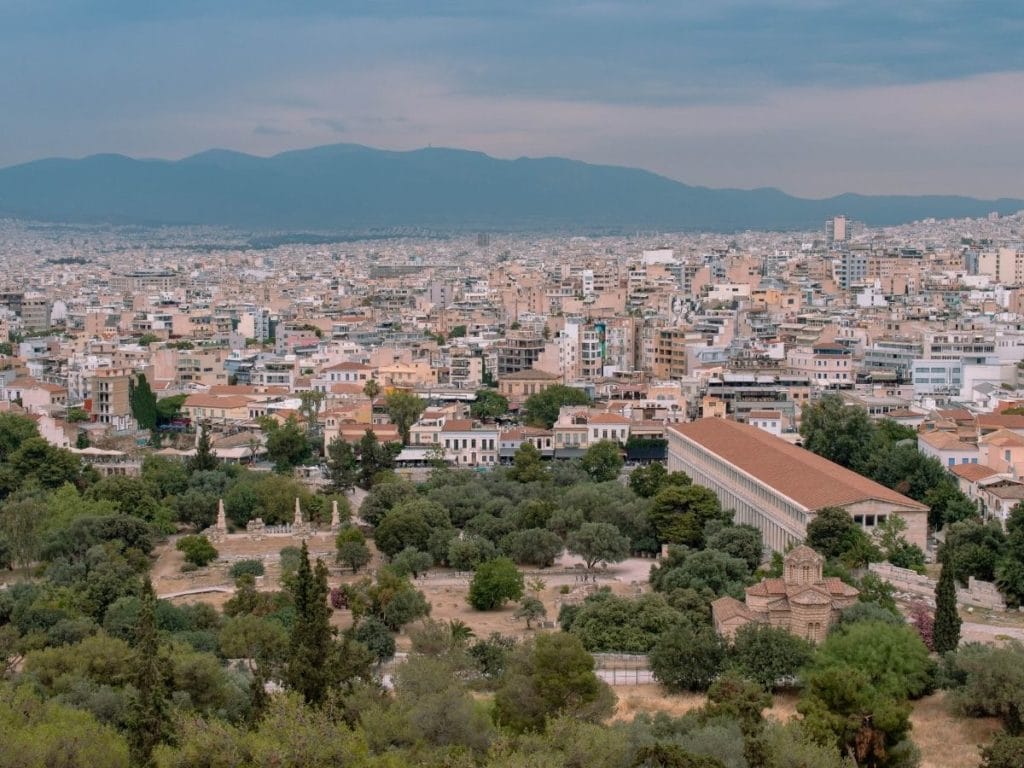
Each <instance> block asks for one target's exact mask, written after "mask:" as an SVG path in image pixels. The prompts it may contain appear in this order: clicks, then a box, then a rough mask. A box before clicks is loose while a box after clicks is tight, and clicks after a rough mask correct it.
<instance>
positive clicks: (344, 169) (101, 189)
mask: <svg viewBox="0 0 1024 768" xmlns="http://www.w3.org/2000/svg"><path fill="white" fill-rule="evenodd" d="M1022 208H1024V201H1020V200H1005V199H1004V200H994V201H983V200H976V199H973V198H966V197H953V196H925V197H911V196H877V197H872V196H861V195H841V196H839V197H834V198H829V199H825V200H807V199H801V198H797V197H792V196H790V195H787V194H785V193H783V192H780V191H779V190H777V189H754V190H737V189H708V188H706V187H693V186H688V185H686V184H682V183H679V182H676V181H673V180H671V179H668V178H665V177H663V176H658V175H656V174H653V173H649V172H647V171H642V170H637V169H632V168H621V167H613V166H603V165H590V164H588V163H582V162H578V161H574V160H566V159H561V158H539V159H531V158H520V159H518V160H498V159H495V158H492V157H489V156H487V155H484V154H482V153H479V152H468V151H463V150H453V149H419V150H414V151H410V152H393V151H387V150H378V149H370V148H368V147H362V146H358V145H353V144H338V145H331V146H325V147H317V148H314V149H306V150H297V151H293V152H284V153H282V154H279V155H275V156H273V157H269V158H262V157H255V156H252V155H246V154H242V153H239V152H230V151H227V150H210V151H207V152H203V153H201V154H198V155H193V156H192V157H188V158H185V159H183V160H179V161H173V162H172V161H165V160H135V159H132V158H128V157H124V156H123V155H93V156H91V157H86V158H83V159H81V160H68V159H49V160H39V161H36V162H31V163H25V164H23V165H17V166H11V167H9V168H4V169H0V216H14V217H18V218H32V219H41V220H48V221H91V222H95V221H108V222H118V223H137V224H213V225H223V226H230V227H237V228H243V229H254V230H260V231H265V230H297V229H307V230H308V229H311V230H329V231H345V230H365V229H370V228H378V227H402V226H409V227H427V228H432V229H475V228H497V229H533V230H553V229H559V230H625V231H628V230H632V229H637V228H653V229H662V230H709V231H725V232H728V231H736V230H742V229H795V228H814V229H817V228H820V227H821V226H822V223H823V221H824V219H825V218H826V217H828V216H831V215H834V214H837V213H845V214H846V215H848V216H852V217H853V218H855V219H859V220H862V221H865V222H867V223H869V224H872V225H886V224H898V223H902V222H907V221H913V220H915V219H921V218H926V217H936V218H951V217H963V216H982V215H985V214H987V213H989V212H990V211H998V212H1000V213H1012V212H1016V211H1017V210H1019V209H1022Z"/></svg>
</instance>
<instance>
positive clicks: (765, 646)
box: [729, 622, 814, 691]
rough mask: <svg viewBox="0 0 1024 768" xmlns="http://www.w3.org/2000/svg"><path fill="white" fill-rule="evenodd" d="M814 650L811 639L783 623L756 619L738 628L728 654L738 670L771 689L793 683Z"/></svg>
mask: <svg viewBox="0 0 1024 768" xmlns="http://www.w3.org/2000/svg"><path fill="white" fill-rule="evenodd" d="M813 654H814V648H813V646H812V645H811V644H810V643H809V642H807V641H806V640H804V639H803V638H801V637H797V636H796V635H794V634H793V633H791V632H790V631H788V630H787V629H785V628H784V627H773V626H771V625H770V624H761V623H757V622H753V623H750V624H746V625H744V626H742V627H740V628H739V629H738V630H737V631H736V635H735V637H734V639H733V645H732V648H731V649H730V653H729V656H730V658H731V662H732V666H733V667H734V668H735V669H736V671H738V672H739V673H740V674H741V675H743V676H744V677H745V678H747V679H749V680H753V681H755V682H756V683H758V684H759V685H760V686H761V687H762V688H764V689H765V690H768V691H770V690H773V689H775V688H777V687H782V686H785V685H789V684H791V683H792V682H793V680H794V678H795V677H796V675H797V674H798V673H799V672H800V670H801V669H803V668H804V667H805V666H806V665H807V664H808V663H809V662H810V660H811V658H812V656H813Z"/></svg>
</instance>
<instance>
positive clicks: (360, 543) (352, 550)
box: [334, 526, 371, 573]
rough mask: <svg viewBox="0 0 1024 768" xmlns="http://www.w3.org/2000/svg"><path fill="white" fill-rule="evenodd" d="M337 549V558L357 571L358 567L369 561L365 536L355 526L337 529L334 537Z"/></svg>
mask: <svg viewBox="0 0 1024 768" xmlns="http://www.w3.org/2000/svg"><path fill="white" fill-rule="evenodd" d="M334 546H335V548H336V549H337V560H338V562H339V563H344V564H345V565H347V566H348V567H349V568H351V569H352V573H358V572H359V569H360V568H362V567H363V566H364V565H366V564H367V563H369V562H370V558H371V556H370V548H369V547H367V546H366V537H365V536H363V532H362V531H360V530H359V529H358V528H356V527H355V526H346V527H344V528H342V529H341V530H340V531H338V535H337V536H336V537H335V539H334Z"/></svg>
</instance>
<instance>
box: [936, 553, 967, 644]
mask: <svg viewBox="0 0 1024 768" xmlns="http://www.w3.org/2000/svg"><path fill="white" fill-rule="evenodd" d="M960 624H961V620H960V614H959V613H957V610H956V583H955V582H954V580H953V569H952V568H950V567H949V566H948V565H944V566H943V567H942V573H941V574H940V575H939V583H938V584H937V585H936V586H935V628H934V630H933V635H932V638H933V642H934V645H935V651H936V653H947V652H948V651H955V650H956V647H957V646H958V645H959V644H960Z"/></svg>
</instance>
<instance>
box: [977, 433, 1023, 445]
mask: <svg viewBox="0 0 1024 768" xmlns="http://www.w3.org/2000/svg"><path fill="white" fill-rule="evenodd" d="M981 442H983V443H984V444H985V445H998V446H1001V447H1009V448H1019V447H1021V446H1024V437H1021V436H1020V435H1018V434H1017V433H1016V432H1011V431H1010V430H1008V429H997V430H996V431H995V432H991V433H989V434H987V435H985V436H984V437H982V438H981Z"/></svg>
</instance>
